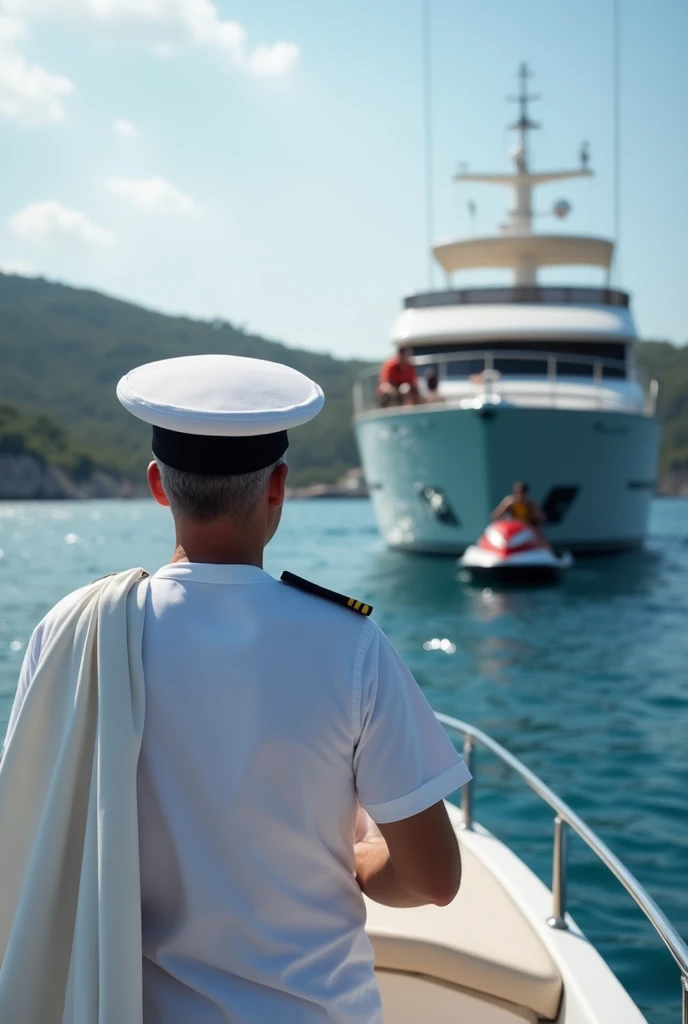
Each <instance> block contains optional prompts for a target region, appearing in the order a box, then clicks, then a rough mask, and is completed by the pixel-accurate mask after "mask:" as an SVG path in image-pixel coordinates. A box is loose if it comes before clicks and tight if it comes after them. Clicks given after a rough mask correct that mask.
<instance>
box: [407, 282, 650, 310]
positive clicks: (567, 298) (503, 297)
mask: <svg viewBox="0 0 688 1024" xmlns="http://www.w3.org/2000/svg"><path fill="white" fill-rule="evenodd" d="M629 302H630V297H629V295H628V292H622V291H619V290H618V289H617V288H596V287H585V286H582V287H581V286H574V287H569V286H567V285H509V286H507V287H505V288H504V287H484V288H448V289H445V290H444V291H432V292H416V293H415V294H414V295H407V296H406V298H405V299H404V307H405V308H406V309H427V308H429V307H433V306H474V305H483V304H486V303H487V304H489V305H495V304H500V305H501V304H508V305H511V304H513V303H517V304H520V303H527V304H529V305H531V304H538V305H539V304H540V303H543V304H550V305H561V304H564V305H583V306H589V305H591V304H593V305H603V306H617V307H621V308H624V309H628V306H629Z"/></svg>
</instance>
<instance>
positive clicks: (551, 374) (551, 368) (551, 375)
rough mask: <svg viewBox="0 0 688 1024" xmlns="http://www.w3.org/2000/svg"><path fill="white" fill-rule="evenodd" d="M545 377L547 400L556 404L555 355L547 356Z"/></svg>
mask: <svg viewBox="0 0 688 1024" xmlns="http://www.w3.org/2000/svg"><path fill="white" fill-rule="evenodd" d="M547 379H548V381H549V386H550V393H549V400H550V402H551V403H552V405H553V406H554V405H556V395H557V392H556V389H555V384H556V382H557V357H556V356H549V357H548V359H547Z"/></svg>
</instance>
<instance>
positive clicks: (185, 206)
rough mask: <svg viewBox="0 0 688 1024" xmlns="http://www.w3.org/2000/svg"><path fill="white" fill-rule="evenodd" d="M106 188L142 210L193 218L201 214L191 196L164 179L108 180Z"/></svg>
mask: <svg viewBox="0 0 688 1024" xmlns="http://www.w3.org/2000/svg"><path fill="white" fill-rule="evenodd" d="M105 188H106V189H107V190H108V192H111V193H112V195H115V196H122V197H123V198H124V199H128V200H129V201H130V202H132V203H133V204H134V205H135V206H138V207H139V208H140V209H144V210H151V211H153V212H155V213H180V214H184V215H185V216H192V215H194V214H197V213H199V212H200V211H199V209H198V207H197V206H196V204H195V203H194V201H193V199H191V197H190V196H187V195H184V193H183V192H180V191H179V189H177V188H175V187H174V185H172V184H170V182H169V181H165V179H164V178H108V180H107V181H106V182H105Z"/></svg>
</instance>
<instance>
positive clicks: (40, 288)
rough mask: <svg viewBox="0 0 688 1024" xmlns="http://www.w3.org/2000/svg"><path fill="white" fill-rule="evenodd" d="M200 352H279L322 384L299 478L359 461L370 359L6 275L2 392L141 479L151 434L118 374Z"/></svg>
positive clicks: (0, 278)
mask: <svg viewBox="0 0 688 1024" xmlns="http://www.w3.org/2000/svg"><path fill="white" fill-rule="evenodd" d="M326 344H327V337H325V336H324V337H323V346H325V345H326ZM195 352H231V353H234V354H236V355H249V356H255V357H257V358H261V359H273V360H276V361H279V362H284V363H288V364H289V365H291V366H294V367H295V368H296V369H298V370H301V371H302V372H303V373H305V374H307V375H308V376H309V377H312V378H313V379H315V380H317V381H318V383H319V384H320V385H321V387H322V388H323V390H324V392H325V395H326V403H325V409H324V411H323V412H322V414H321V415H320V416H318V417H317V418H316V419H315V420H314V421H313V422H312V423H309V424H307V425H306V426H304V427H302V428H300V429H299V430H298V431H295V432H294V434H293V437H292V443H291V447H290V449H289V463H290V467H291V469H292V477H291V480H292V482H293V483H297V484H307V483H310V482H314V481H324V482H329V481H333V480H336V479H337V478H338V477H340V476H341V475H342V473H343V472H344V471H345V470H346V469H347V468H349V467H350V466H354V465H357V463H358V456H357V453H356V447H355V443H354V439H353V435H352V432H351V387H352V383H353V380H354V377H355V376H356V374H357V373H358V372H359V370H360V369H361V368H362V366H363V365H364V364H363V363H360V362H356V361H343V360H337V359H334V358H333V357H331V356H328V355H324V354H319V353H316V352H307V351H302V350H299V349H294V348H288V347H287V346H285V345H282V344H279V343H278V342H274V341H268V340H266V339H265V338H261V337H259V336H258V335H253V334H249V333H246V332H244V331H243V330H242V329H241V328H239V327H236V326H234V325H232V324H230V323H226V322H222V323H220V322H214V323H207V322H206V323H204V322H200V321H196V320H191V319H188V318H186V317H171V316H163V315H162V314H160V313H154V312H151V311H149V310H146V309H141V308H140V307H138V306H134V305H132V304H131V303H127V302H122V301H120V300H117V299H113V298H110V297H108V296H105V295H101V294H99V293H97V292H93V291H87V290H84V289H76V288H69V287H66V286H64V285H59V284H53V283H51V282H48V281H45V280H43V279H41V278H32V279H28V278H23V277H18V276H12V275H0V398H1V399H5V400H6V401H9V402H11V403H13V404H15V405H17V406H19V407H21V409H22V410H26V411H27V413H31V412H35V413H44V414H47V415H48V416H49V417H50V418H51V419H52V420H53V421H55V423H57V424H59V426H60V427H64V428H66V429H67V430H68V431H69V433H70V437H71V443H72V444H73V445H75V446H76V447H78V448H80V449H83V450H85V451H86V452H89V453H91V455H92V456H94V457H95V458H96V460H97V461H98V462H99V463H100V464H101V465H105V466H107V467H109V468H111V469H115V470H117V471H119V472H120V473H121V474H122V475H124V476H126V477H128V478H129V479H132V480H134V481H136V482H138V481H140V480H141V479H142V471H143V468H144V467H145V465H146V463H147V461H148V458H149V452H150V437H149V434H150V431H149V428H148V427H146V426H145V425H144V424H142V423H140V422H138V421H137V420H135V419H134V418H133V417H132V416H130V415H128V414H127V413H126V412H125V411H124V410H123V409H122V407H121V406H120V404H119V402H118V401H117V399H116V397H115V386H116V384H117V381H118V380H119V378H120V377H121V376H122V374H123V373H125V372H126V371H127V370H130V369H131V368H132V367H134V366H136V365H137V364H139V363H145V362H149V361H151V360H154V359H163V358H165V357H168V356H179V355H189V354H192V353H195Z"/></svg>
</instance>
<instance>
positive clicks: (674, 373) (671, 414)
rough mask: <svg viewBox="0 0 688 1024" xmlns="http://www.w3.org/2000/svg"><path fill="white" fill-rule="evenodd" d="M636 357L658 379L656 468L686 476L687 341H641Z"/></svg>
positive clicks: (651, 375)
mask: <svg viewBox="0 0 688 1024" xmlns="http://www.w3.org/2000/svg"><path fill="white" fill-rule="evenodd" d="M638 359H639V361H640V364H641V366H642V367H643V368H644V369H645V371H646V372H647V373H648V375H649V376H650V377H652V378H654V379H655V380H657V381H658V382H659V415H660V417H661V419H662V422H663V431H662V454H661V458H660V471H661V472H663V473H676V474H682V475H683V476H684V477H685V478H686V479H688V344H687V345H670V344H669V343H668V342H665V341H644V342H642V344H641V345H640V346H639V350H638Z"/></svg>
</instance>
